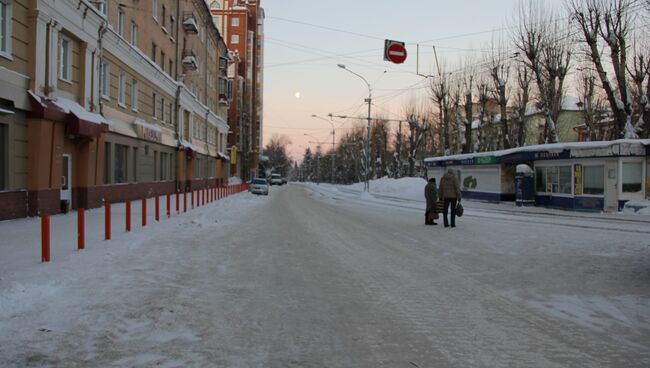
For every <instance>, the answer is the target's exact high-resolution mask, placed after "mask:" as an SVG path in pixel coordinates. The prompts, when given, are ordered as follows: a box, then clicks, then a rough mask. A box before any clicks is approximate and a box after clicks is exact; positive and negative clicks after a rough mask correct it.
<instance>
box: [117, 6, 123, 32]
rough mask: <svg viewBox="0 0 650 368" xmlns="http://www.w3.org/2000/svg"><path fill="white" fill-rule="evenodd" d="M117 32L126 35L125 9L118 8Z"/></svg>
mask: <svg viewBox="0 0 650 368" xmlns="http://www.w3.org/2000/svg"><path fill="white" fill-rule="evenodd" d="M117 34H119V35H120V36H122V37H124V10H122V8H121V7H120V8H117Z"/></svg>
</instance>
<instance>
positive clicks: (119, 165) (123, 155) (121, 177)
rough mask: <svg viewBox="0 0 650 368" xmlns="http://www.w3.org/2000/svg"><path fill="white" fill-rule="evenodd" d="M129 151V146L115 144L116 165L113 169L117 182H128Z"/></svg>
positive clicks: (114, 178)
mask: <svg viewBox="0 0 650 368" xmlns="http://www.w3.org/2000/svg"><path fill="white" fill-rule="evenodd" d="M128 152H129V147H128V146H125V145H122V144H116V145H115V161H114V164H115V167H114V170H113V180H114V182H115V183H126V180H127V178H126V174H127V162H126V160H127V155H128Z"/></svg>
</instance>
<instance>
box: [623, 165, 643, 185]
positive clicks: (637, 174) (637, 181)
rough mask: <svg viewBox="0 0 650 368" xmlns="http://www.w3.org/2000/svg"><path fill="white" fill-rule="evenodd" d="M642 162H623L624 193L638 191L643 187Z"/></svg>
mask: <svg viewBox="0 0 650 368" xmlns="http://www.w3.org/2000/svg"><path fill="white" fill-rule="evenodd" d="M642 176H643V168H642V166H641V162H624V163H623V193H637V192H640V191H641V190H642V189H643V186H642V183H643V181H642Z"/></svg>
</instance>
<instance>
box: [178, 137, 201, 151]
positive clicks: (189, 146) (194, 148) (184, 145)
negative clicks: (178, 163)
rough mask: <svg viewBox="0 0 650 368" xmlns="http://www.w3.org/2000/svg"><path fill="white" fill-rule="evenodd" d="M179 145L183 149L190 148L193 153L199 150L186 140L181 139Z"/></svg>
mask: <svg viewBox="0 0 650 368" xmlns="http://www.w3.org/2000/svg"><path fill="white" fill-rule="evenodd" d="M179 143H180V145H181V146H182V147H183V148H190V149H192V151H198V148H197V147H196V146H195V145H193V144H192V143H190V142H188V141H186V140H185V139H181V140H180V142H179Z"/></svg>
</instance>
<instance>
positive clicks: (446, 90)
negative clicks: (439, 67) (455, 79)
mask: <svg viewBox="0 0 650 368" xmlns="http://www.w3.org/2000/svg"><path fill="white" fill-rule="evenodd" d="M450 84H451V81H450V78H449V73H446V72H445V71H444V70H443V71H442V72H441V73H440V75H439V76H438V77H436V78H435V79H434V80H433V81H432V82H431V86H430V87H431V95H432V99H433V101H434V102H435V103H436V104H437V107H438V117H439V125H440V128H441V129H440V143H441V149H442V151H443V152H442V154H443V155H448V154H449V153H450V148H451V142H450V135H449V130H450V129H449V128H450V124H451V110H452V101H451V95H450ZM408 115H410V114H407V116H408Z"/></svg>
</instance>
